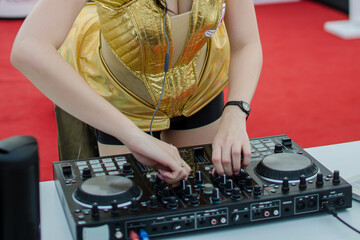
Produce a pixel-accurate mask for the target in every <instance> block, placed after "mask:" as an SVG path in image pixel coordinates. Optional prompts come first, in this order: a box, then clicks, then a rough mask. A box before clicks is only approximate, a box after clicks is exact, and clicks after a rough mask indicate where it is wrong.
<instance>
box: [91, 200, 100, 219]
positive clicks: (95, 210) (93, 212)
mask: <svg viewBox="0 0 360 240" xmlns="http://www.w3.org/2000/svg"><path fill="white" fill-rule="evenodd" d="M91 216H92V217H93V218H97V217H99V207H98V204H97V203H96V202H95V203H93V204H92V206H91Z"/></svg>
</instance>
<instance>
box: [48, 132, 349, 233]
mask: <svg viewBox="0 0 360 240" xmlns="http://www.w3.org/2000/svg"><path fill="white" fill-rule="evenodd" d="M250 143H251V151H252V160H251V163H250V165H248V166H247V167H244V168H243V169H241V172H240V174H239V175H237V176H232V177H228V176H226V175H217V174H213V173H212V172H213V171H212V170H213V165H212V163H211V153H212V150H211V145H201V146H192V147H185V148H180V149H179V153H180V155H181V157H182V158H183V159H184V160H185V161H186V162H187V163H188V164H189V166H190V167H191V169H192V171H191V173H190V176H189V177H188V179H187V180H181V182H180V185H179V186H178V187H174V188H172V187H171V186H170V185H168V184H166V183H165V182H164V181H162V180H160V179H159V178H158V177H157V172H156V170H155V169H151V168H148V167H146V166H144V165H142V164H141V163H139V162H137V161H136V160H135V158H134V157H133V156H132V155H131V154H127V155H119V156H108V157H100V158H92V159H81V160H70V161H60V162H54V164H53V167H54V179H55V183H56V189H57V192H58V195H59V197H60V200H61V203H62V207H63V209H64V212H65V215H66V218H67V221H68V224H69V226H70V229H71V232H72V235H73V237H74V239H85V240H86V239H114V240H117V239H129V233H130V231H135V232H137V233H138V232H139V231H140V230H141V229H142V231H143V230H145V231H146V232H147V234H148V235H149V237H151V238H153V237H156V236H164V235H170V234H179V233H183V232H191V231H197V230H205V229H209V228H222V227H229V226H232V227H236V226H237V227H239V226H242V225H244V224H249V223H255V222H259V221H264V220H273V219H280V218H286V217H293V216H299V215H303V214H309V213H317V212H322V211H324V204H331V205H332V206H334V207H335V208H349V207H351V203H352V189H351V185H350V184H348V183H347V182H346V181H345V180H344V179H343V178H342V177H340V176H339V171H336V170H335V171H334V172H331V171H329V170H328V169H326V168H325V167H324V166H323V165H321V164H320V163H319V162H318V161H317V160H316V159H315V158H314V157H312V156H311V155H310V154H308V153H307V152H306V151H305V150H304V149H302V148H301V147H300V146H298V145H297V144H296V143H295V142H294V141H293V140H291V139H290V138H289V137H287V136H286V135H279V136H270V137H265V138H256V139H251V140H250Z"/></svg>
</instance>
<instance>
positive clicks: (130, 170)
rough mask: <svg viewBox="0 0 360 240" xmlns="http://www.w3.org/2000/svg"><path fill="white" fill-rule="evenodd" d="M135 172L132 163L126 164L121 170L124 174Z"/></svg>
mask: <svg viewBox="0 0 360 240" xmlns="http://www.w3.org/2000/svg"><path fill="white" fill-rule="evenodd" d="M132 172H133V170H132V169H131V165H130V163H124V165H123V168H122V170H121V173H122V174H125V175H126V174H131V173H132Z"/></svg>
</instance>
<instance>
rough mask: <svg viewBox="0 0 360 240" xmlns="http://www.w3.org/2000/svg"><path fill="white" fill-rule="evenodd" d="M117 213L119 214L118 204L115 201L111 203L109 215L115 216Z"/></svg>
mask: <svg viewBox="0 0 360 240" xmlns="http://www.w3.org/2000/svg"><path fill="white" fill-rule="evenodd" d="M118 213H119V208H118V202H117V201H116V200H113V201H112V202H111V214H112V215H117V214H118Z"/></svg>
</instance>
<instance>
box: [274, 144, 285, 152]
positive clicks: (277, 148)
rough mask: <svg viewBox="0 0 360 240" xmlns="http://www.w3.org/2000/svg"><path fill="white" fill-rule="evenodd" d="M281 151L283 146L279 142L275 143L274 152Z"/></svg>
mask: <svg viewBox="0 0 360 240" xmlns="http://www.w3.org/2000/svg"><path fill="white" fill-rule="evenodd" d="M282 152H283V147H282V145H281V144H276V145H275V149H274V153H282Z"/></svg>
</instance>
